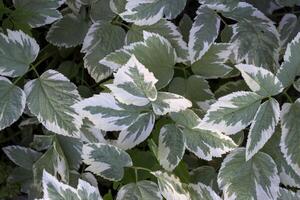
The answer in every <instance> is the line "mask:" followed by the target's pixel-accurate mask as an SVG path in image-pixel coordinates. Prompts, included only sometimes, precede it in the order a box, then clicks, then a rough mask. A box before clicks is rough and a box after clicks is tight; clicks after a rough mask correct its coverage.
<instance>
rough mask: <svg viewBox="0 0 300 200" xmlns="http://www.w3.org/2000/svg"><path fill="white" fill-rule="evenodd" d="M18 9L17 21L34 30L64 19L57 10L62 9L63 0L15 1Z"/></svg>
mask: <svg viewBox="0 0 300 200" xmlns="http://www.w3.org/2000/svg"><path fill="white" fill-rule="evenodd" d="M13 3H14V6H15V8H16V11H15V16H14V18H16V21H22V22H23V23H27V24H29V25H30V26H31V27H32V28H36V27H40V26H43V25H46V24H51V23H53V22H54V21H56V20H58V19H60V18H62V15H61V14H60V12H59V11H57V10H56V9H57V8H58V7H60V6H61V5H62V4H63V3H64V1H63V0H13Z"/></svg>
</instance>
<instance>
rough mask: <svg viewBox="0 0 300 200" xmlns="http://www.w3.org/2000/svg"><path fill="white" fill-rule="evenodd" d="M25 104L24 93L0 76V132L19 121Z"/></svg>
mask: <svg viewBox="0 0 300 200" xmlns="http://www.w3.org/2000/svg"><path fill="white" fill-rule="evenodd" d="M0 62H1V61H0ZM25 104H26V95H25V93H24V91H23V90H22V89H20V88H19V87H18V86H16V85H14V84H13V83H12V82H10V80H8V79H7V78H5V77H2V76H0V130H2V129H4V128H6V127H8V126H10V125H11V124H13V123H14V122H16V121H17V120H18V119H19V117H20V116H21V115H22V113H23V111H24V109H25Z"/></svg>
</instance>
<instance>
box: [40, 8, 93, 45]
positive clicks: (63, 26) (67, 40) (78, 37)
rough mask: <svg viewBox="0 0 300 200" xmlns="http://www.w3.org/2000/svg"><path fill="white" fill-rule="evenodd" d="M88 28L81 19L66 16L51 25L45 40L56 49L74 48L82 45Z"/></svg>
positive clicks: (72, 15) (76, 16)
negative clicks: (56, 47)
mask: <svg viewBox="0 0 300 200" xmlns="http://www.w3.org/2000/svg"><path fill="white" fill-rule="evenodd" d="M78 27H80V29H79V28H78ZM88 28H89V24H88V22H87V21H85V19H84V18H83V17H81V16H79V15H75V14H72V13H71V14H67V15H65V16H64V17H63V18H62V19H60V20H58V21H57V22H55V23H54V24H52V26H51V28H50V30H49V31H48V33H47V36H46V39H47V41H48V42H50V43H51V44H53V45H55V46H58V47H65V48H70V47H75V46H77V45H80V44H82V42H83V39H84V37H85V35H86V33H87V31H88ZM70 33H71V34H70Z"/></svg>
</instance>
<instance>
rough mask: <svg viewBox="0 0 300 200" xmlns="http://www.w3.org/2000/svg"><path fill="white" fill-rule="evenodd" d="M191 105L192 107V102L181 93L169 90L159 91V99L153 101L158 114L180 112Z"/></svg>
mask: <svg viewBox="0 0 300 200" xmlns="http://www.w3.org/2000/svg"><path fill="white" fill-rule="evenodd" d="M189 107H192V102H190V101H189V100H188V99H186V98H184V97H182V96H180V95H177V94H173V93H169V92H158V94H157V99H156V100H155V101H154V102H152V108H153V111H154V113H155V114H157V115H165V114H167V113H170V112H179V111H182V110H185V109H187V108H189Z"/></svg>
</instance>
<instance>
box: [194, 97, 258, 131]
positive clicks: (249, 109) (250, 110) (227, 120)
mask: <svg viewBox="0 0 300 200" xmlns="http://www.w3.org/2000/svg"><path fill="white" fill-rule="evenodd" d="M262 98H263V97H261V96H259V95H257V94H256V93H254V92H244V91H242V92H234V93H231V94H229V95H226V96H224V97H221V98H219V99H218V100H217V102H216V103H214V104H212V105H211V107H210V108H209V110H208V111H207V114H206V115H205V116H204V118H203V120H202V123H201V126H200V127H202V128H204V129H208V130H212V131H218V132H224V133H225V134H227V135H232V134H235V133H238V132H239V131H241V130H243V129H244V128H246V127H247V126H248V125H249V124H251V122H252V121H253V119H254V116H255V114H256V111H257V109H258V108H259V106H260V102H261V99H262Z"/></svg>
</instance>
